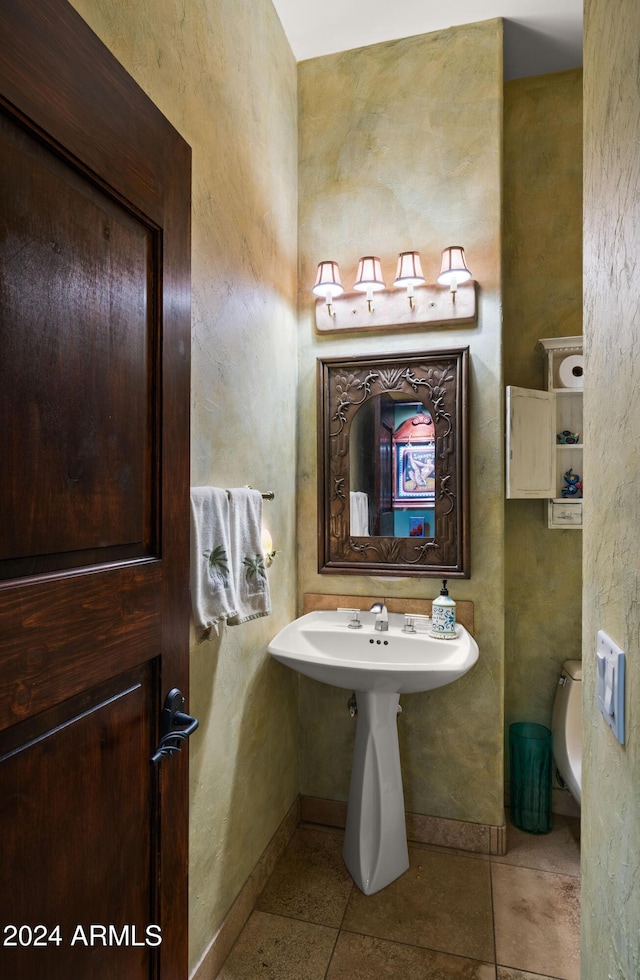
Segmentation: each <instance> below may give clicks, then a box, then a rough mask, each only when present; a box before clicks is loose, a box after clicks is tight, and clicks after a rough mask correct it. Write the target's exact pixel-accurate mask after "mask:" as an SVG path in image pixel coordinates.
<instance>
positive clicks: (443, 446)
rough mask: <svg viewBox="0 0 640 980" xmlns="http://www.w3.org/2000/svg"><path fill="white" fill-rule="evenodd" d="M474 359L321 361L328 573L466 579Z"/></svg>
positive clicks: (321, 539)
mask: <svg viewBox="0 0 640 980" xmlns="http://www.w3.org/2000/svg"><path fill="white" fill-rule="evenodd" d="M468 362H469V348H468V347H464V348H453V349H449V350H441V351H429V352H425V353H412V354H395V355H379V356H378V355H373V356H367V357H355V358H326V359H320V360H319V361H318V402H319V429H318V490H319V493H318V498H319V499H318V544H319V556H318V567H319V570H320V571H321V572H332V573H335V572H346V573H352V574H355V573H359V574H363V575H376V574H378V575H423V576H433V577H443V578H446V577H447V576H448V577H451V578H456V577H458V578H468V576H469V535H468V527H469V520H468V512H469V493H468V397H467V391H468Z"/></svg>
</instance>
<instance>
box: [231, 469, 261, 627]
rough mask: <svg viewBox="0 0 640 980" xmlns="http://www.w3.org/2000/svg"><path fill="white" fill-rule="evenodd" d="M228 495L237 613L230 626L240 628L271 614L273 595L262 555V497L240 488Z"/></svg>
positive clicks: (258, 492) (255, 492) (257, 491)
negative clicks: (250, 621) (252, 620)
mask: <svg viewBox="0 0 640 980" xmlns="http://www.w3.org/2000/svg"><path fill="white" fill-rule="evenodd" d="M227 492H228V494H229V528H230V538H231V567H232V568H233V578H234V585H235V593H236V600H237V613H236V615H234V616H230V617H229V626H238V625H239V624H240V623H246V622H248V620H250V619H257V618H258V616H268V615H269V614H270V613H271V596H270V594H269V582H268V580H267V570H266V568H265V564H264V554H263V552H262V542H261V536H262V494H261V493H260V491H259V490H250V489H248V488H245V487H237V488H234V489H233V490H228V491H227Z"/></svg>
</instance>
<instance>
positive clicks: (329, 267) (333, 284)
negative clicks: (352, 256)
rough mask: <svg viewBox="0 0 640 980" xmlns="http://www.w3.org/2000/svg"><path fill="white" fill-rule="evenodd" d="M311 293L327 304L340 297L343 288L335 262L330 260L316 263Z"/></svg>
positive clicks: (338, 268)
mask: <svg viewBox="0 0 640 980" xmlns="http://www.w3.org/2000/svg"><path fill="white" fill-rule="evenodd" d="M313 292H314V293H315V295H316V296H322V297H324V298H325V299H326V300H327V302H329V301H330V300H332V299H334V298H335V297H336V296H342V294H343V292H344V286H343V285H342V280H341V278H340V267H339V265H338V263H337V262H333V261H331V260H329V261H325V262H318V274H317V275H316V281H315V285H314V287H313Z"/></svg>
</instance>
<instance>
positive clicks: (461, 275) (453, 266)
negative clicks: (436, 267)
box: [438, 245, 471, 286]
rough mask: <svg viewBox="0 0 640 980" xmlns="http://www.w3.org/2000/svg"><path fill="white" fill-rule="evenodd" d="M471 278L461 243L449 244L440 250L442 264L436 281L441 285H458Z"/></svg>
mask: <svg viewBox="0 0 640 980" xmlns="http://www.w3.org/2000/svg"><path fill="white" fill-rule="evenodd" d="M469 279H471V273H470V272H469V270H468V268H467V263H466V262H465V258H464V249H463V247H462V246H461V245H449V246H447V248H443V250H442V264H441V266H440V275H439V276H438V282H439V283H440V285H441V286H450V285H452V284H454V285H458V286H459V285H460V283H462V282H467V281H468V280H469Z"/></svg>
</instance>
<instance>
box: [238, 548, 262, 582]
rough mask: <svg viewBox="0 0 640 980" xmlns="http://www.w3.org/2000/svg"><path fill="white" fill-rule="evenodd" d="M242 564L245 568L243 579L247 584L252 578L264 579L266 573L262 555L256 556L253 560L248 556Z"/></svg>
mask: <svg viewBox="0 0 640 980" xmlns="http://www.w3.org/2000/svg"><path fill="white" fill-rule="evenodd" d="M242 564H243V565H244V566H245V568H246V572H245V573H244V574H245V577H246V579H247V582H250V581H251V579H252V578H253V576H254V575H255V576H256V578H264V579H266V577H267V576H266V573H265V569H264V558H263V556H262V555H256V556H255V558H251V557H250V556H249V555H247V557H246V558H245V559H244V561H243V562H242Z"/></svg>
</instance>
